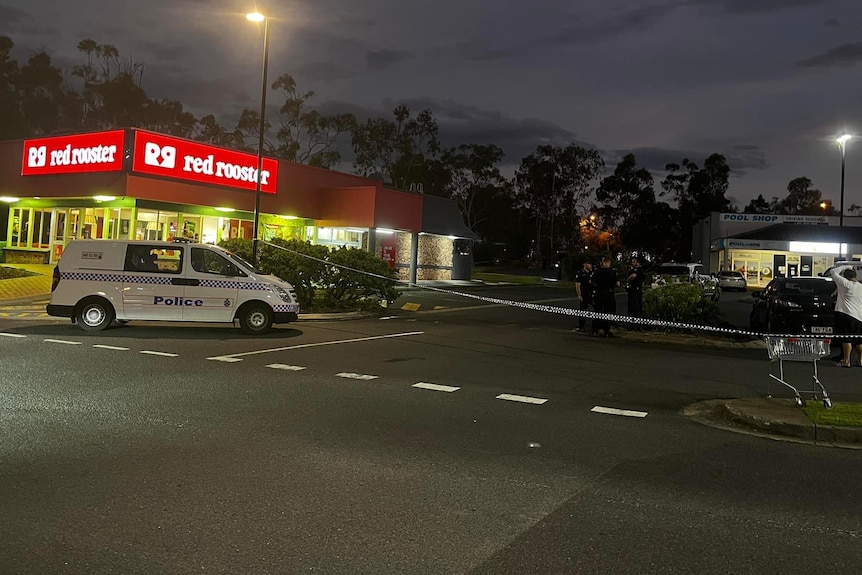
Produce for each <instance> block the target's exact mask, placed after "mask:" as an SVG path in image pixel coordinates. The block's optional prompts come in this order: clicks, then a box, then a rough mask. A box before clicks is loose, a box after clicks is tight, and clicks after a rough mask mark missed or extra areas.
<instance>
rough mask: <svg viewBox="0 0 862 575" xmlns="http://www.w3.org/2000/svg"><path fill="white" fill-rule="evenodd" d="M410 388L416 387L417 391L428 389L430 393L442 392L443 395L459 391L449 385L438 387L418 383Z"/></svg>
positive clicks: (432, 384)
mask: <svg viewBox="0 0 862 575" xmlns="http://www.w3.org/2000/svg"><path fill="white" fill-rule="evenodd" d="M411 387H418V388H419V389H430V390H431V391H443V392H445V393H452V392H453V391H458V390H459V389H461V388H460V387H452V386H451V385H438V384H436V383H424V382H422V381H420V382H419V383H414V384H413V385H412V386H411Z"/></svg>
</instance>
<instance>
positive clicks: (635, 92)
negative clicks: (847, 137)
mask: <svg viewBox="0 0 862 575" xmlns="http://www.w3.org/2000/svg"><path fill="white" fill-rule="evenodd" d="M250 8H253V5H252V4H251V2H245V1H243V0H147V1H146V2H131V1H129V0H112V1H109V0H66V1H64V2H58V1H57V0H0V34H3V35H9V36H11V37H12V38H13V40H14V41H15V43H16V46H17V51H16V53H15V55H16V56H17V57H18V59H19V60H23V59H26V57H27V56H28V54H29V53H31V52H32V51H33V50H37V49H39V48H45V49H47V50H48V52H49V53H50V54H52V56H53V57H54V58H55V61H56V62H57V63H58V64H59V65H61V66H64V67H69V68H70V67H71V65H72V64H74V63H76V62H79V61H80V57H79V55H78V54H77V52H76V51H75V45H76V44H77V42H78V41H79V40H81V39H83V38H92V39H94V40H96V41H97V42H99V43H111V44H114V45H116V46H117V47H118V48H119V50H120V53H121V54H122V55H124V56H131V57H133V58H134V59H137V60H142V61H144V62H145V63H146V70H145V73H144V88H145V89H146V90H147V91H148V93H149V94H150V95H153V96H159V97H169V98H174V99H179V100H181V101H182V102H183V103H184V104H185V105H186V107H187V108H189V109H190V110H191V111H193V112H195V113H197V114H201V113H208V112H212V113H215V114H216V115H217V116H218V117H219V118H220V119H221V120H222V121H223V123H225V124H227V125H233V123H234V122H235V120H236V118H237V116H238V112H239V110H241V109H242V108H244V107H248V108H253V109H256V108H257V106H258V105H259V90H260V67H261V51H262V41H261V34H260V32H259V30H258V28H257V26H256V25H254V24H252V23H250V22H247V21H246V20H245V18H244V14H245V13H246V12H248V11H249V9H250ZM261 8H267V10H268V13H270V14H271V16H272V18H273V21H272V22H271V31H272V48H271V50H272V52H271V61H270V74H271V75H272V76H273V77H274V76H275V75H278V74H281V73H284V72H288V73H291V74H293V75H294V76H295V77H296V79H297V81H298V83H299V87H300V89H302V90H314V91H315V92H316V96H315V99H314V101H315V102H316V103H317V104H318V105H319V106H320V107H321V109H322V110H323V111H325V112H333V111H352V112H354V113H356V114H357V115H358V116H360V117H365V116H368V115H369V114H373V115H384V114H387V115H388V113H389V112H388V111H389V110H391V108H392V107H393V106H394V104H395V103H397V102H405V103H407V104H408V105H410V106H411V108H412V109H414V110H416V111H418V110H419V109H422V108H426V107H427V108H431V109H432V111H434V113H435V115H436V117H437V118H438V121H439V123H440V128H441V137H442V139H443V141H444V143H446V144H450V145H454V144H459V143H496V144H498V145H499V146H501V147H502V148H503V149H504V150H505V151H506V153H507V162H508V163H511V164H517V163H518V162H519V161H520V158H521V157H522V156H524V155H525V154H527V153H529V152H530V151H532V150H533V149H534V148H535V146H536V145H537V144H539V143H554V144H565V143H568V142H578V143H582V144H586V145H590V146H595V147H596V148H598V149H600V150H601V151H602V152H603V153H604V155H605V157H606V160H608V163H609V164H610V168H612V166H613V164H615V162H616V160H617V159H618V158H619V157H620V155H621V154H623V153H625V152H627V151H633V152H635V154H636V155H637V157H638V159H639V161H640V163H642V164H644V165H646V166H647V167H649V168H651V169H655V170H659V171H662V170H663V168H664V165H665V164H666V163H668V162H670V161H675V162H679V161H681V160H682V158H684V157H689V158H691V159H695V160H702V159H703V157H704V156H705V155H707V154H708V153H711V152H721V153H723V154H725V155H726V156H727V158H728V160H729V162H730V164H731V167H732V168H733V169H734V174H735V177H734V178H733V179H732V180H731V188H730V192H729V196H731V197H732V198H734V199H735V200H736V201H737V203H738V204H740V206H741V205H744V204H745V203H747V202H748V200H750V199H751V198H753V197H755V196H756V195H757V194H758V193H762V194H763V195H764V197H766V198H770V197H772V196H780V197H783V196H784V195H785V194H786V186H787V182H788V181H789V180H790V179H792V178H794V177H798V176H808V177H809V178H811V179H812V180H813V181H814V185H815V186H816V187H818V188H820V189H821V190H822V191H823V193H824V196H825V197H827V198H831V199H833V201H834V202H835V204H836V205H837V203H838V188H839V178H840V164H841V156H840V152H839V149H838V147H837V145H836V144H835V143H834V138H835V137H836V136H837V135H839V134H840V133H841V132H843V131H845V130H846V131H849V132H850V133H854V134H859V135H860V136H862V99H860V95H862V32H860V30H862V2H859V1H858V0H665V1H653V0H591V1H590V0H567V1H562V0H537V1H534V2H528V1H526V0H458V1H455V0H362V1H361V2H357V1H356V0H314V1H310V0H289V1H288V0H271V2H270V3H269V4H268V5H265V6H264V5H261ZM845 203H846V204H847V205H849V204H852V203H858V204H862V138H860V140H858V141H851V142H850V143H849V144H848V147H847V184H846V194H845Z"/></svg>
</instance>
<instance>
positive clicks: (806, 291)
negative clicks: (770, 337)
mask: <svg viewBox="0 0 862 575" xmlns="http://www.w3.org/2000/svg"><path fill="white" fill-rule="evenodd" d="M834 293H835V283H834V282H833V281H832V280H831V279H829V278H823V277H804V278H803V277H795V278H775V279H774V280H772V281H771V282H769V284H767V286H766V288H764V290H763V291H762V292H761V291H756V292H754V293H753V294H751V295H752V296H754V299H755V301H754V307H753V308H752V309H751V316H750V318H749V321H750V322H751V329H752V330H753V331H759V332H766V333H786V334H797V333H798V334H803V333H821V334H830V333H832V329H833V327H834V325H835V297H834V295H833V294H834Z"/></svg>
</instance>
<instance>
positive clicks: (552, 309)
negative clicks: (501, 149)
mask: <svg viewBox="0 0 862 575" xmlns="http://www.w3.org/2000/svg"><path fill="white" fill-rule="evenodd" d="M262 243H264V244H266V245H268V246H270V247H273V248H276V249H279V250H283V251H286V252H289V253H292V254H295V255H298V256H301V257H304V258H307V259H310V260H314V261H317V262H321V263H324V264H326V265H329V266H333V267H337V268H341V269H344V270H347V271H350V272H354V273H358V274H362V275H367V276H369V277H374V278H378V279H382V280H386V281H391V282H393V283H397V284H399V285H402V286H407V287H416V288H419V289H423V290H427V291H433V292H438V293H443V294H447V295H456V296H460V297H464V298H469V299H474V300H478V301H482V302H486V303H491V304H497V305H505V306H509V307H517V308H521V309H529V310H533V311H538V312H542V313H553V314H557V315H567V316H572V317H583V318H586V319H592V320H600V321H607V322H613V323H617V324H619V323H628V324H635V325H642V326H647V327H657V328H672V329H680V330H690V331H703V332H709V333H714V334H720V335H735V336H748V337H755V338H760V339H763V338H765V337H773V338H788V339H794V338H795V339H834V340H842V339H860V338H862V335H858V334H857V335H835V334H831V333H830V334H811V333H805V334H776V333H763V332H758V331H751V330H743V329H733V328H726V327H716V326H711V325H700V324H693V323H683V322H673V321H665V320H659V319H650V318H643V317H631V316H628V315H618V314H610V313H604V312H597V311H589V310H581V309H573V308H568V307H560V306H552V305H544V304H535V303H529V302H522V301H515V300H507V299H501V298H495V297H488V296H483V295H477V294H471V293H464V292H460V291H454V290H450V289H442V288H438V287H433V286H426V285H421V284H417V283H411V282H409V281H404V280H398V279H394V278H391V277H387V276H383V275H380V274H375V273H371V272H367V271H364V270H358V269H355V268H351V267H349V266H345V265H341V264H336V263H332V262H330V261H327V260H322V259H320V258H316V257H314V256H310V255H308V254H303V253H300V252H297V251H294V250H290V249H288V248H285V247H283V246H277V245H275V244H271V243H269V242H262Z"/></svg>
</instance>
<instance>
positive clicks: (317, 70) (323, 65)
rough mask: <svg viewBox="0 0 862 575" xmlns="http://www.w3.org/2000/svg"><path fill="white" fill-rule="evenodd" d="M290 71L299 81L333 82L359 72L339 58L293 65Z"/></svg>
mask: <svg viewBox="0 0 862 575" xmlns="http://www.w3.org/2000/svg"><path fill="white" fill-rule="evenodd" d="M288 73H289V74H290V75H291V76H293V77H294V78H296V80H297V82H300V81H308V82H311V83H318V82H319V83H321V84H331V83H332V82H337V81H338V80H345V79H347V78H352V77H353V76H356V74H357V73H358V72H357V70H356V69H355V68H351V67H348V66H346V65H344V64H343V63H341V62H340V61H338V60H330V61H327V62H308V63H305V64H300V65H298V66H293V67H292V68H291V69H290V71H288Z"/></svg>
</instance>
